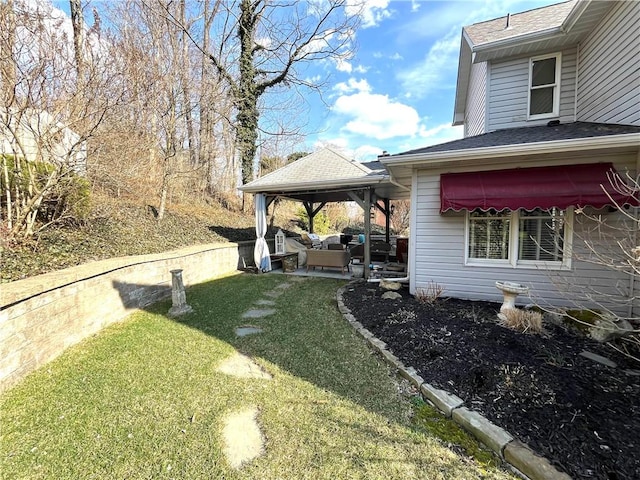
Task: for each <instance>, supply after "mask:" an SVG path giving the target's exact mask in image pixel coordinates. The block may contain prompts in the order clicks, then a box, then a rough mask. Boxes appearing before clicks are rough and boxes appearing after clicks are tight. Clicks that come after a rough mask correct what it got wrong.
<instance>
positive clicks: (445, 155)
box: [380, 133, 640, 167]
mask: <svg viewBox="0 0 640 480" xmlns="http://www.w3.org/2000/svg"><path fill="white" fill-rule="evenodd" d="M638 145H640V133H631V134H629V133H627V134H622V135H607V136H602V137H584V138H579V139H568V140H554V141H551V142H536V143H523V144H517V145H513V144H512V145H497V146H491V147H480V148H468V149H459V150H447V151H444V152H433V153H429V152H423V153H413V154H404V155H403V154H400V155H398V156H397V157H396V158H393V157H391V158H390V157H386V158H384V159H380V161H381V162H382V164H383V165H384V166H385V167H387V166H388V167H394V166H413V165H429V164H438V163H451V162H457V161H463V160H477V159H482V158H486V157H492V158H502V157H514V156H519V155H544V154H551V153H568V152H581V151H589V150H596V149H601V148H635V149H637V148H638Z"/></svg>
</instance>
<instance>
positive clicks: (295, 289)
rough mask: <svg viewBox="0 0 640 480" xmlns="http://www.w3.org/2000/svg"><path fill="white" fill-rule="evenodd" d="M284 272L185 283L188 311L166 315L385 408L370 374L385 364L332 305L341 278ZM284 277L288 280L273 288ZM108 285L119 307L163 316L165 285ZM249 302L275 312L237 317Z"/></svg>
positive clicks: (380, 409)
mask: <svg viewBox="0 0 640 480" xmlns="http://www.w3.org/2000/svg"><path fill="white" fill-rule="evenodd" d="M288 279H289V277H286V276H281V275H264V274H261V275H255V274H248V273H245V274H242V275H234V276H231V277H225V278H221V279H215V280H211V281H209V282H205V283H202V284H198V285H195V286H192V287H189V288H187V289H186V297H187V298H186V301H187V304H188V305H189V306H191V307H192V308H193V312H191V313H187V314H184V315H181V316H179V317H177V318H173V319H172V320H173V321H176V322H179V323H181V324H183V325H185V326H188V327H190V328H193V329H196V330H199V331H201V332H203V333H205V334H206V335H210V336H213V337H215V338H216V339H218V340H221V341H223V342H226V343H228V344H229V345H231V346H233V347H234V348H235V349H236V350H238V351H239V352H241V353H243V354H245V355H248V356H250V357H253V358H263V359H264V360H266V361H268V362H270V363H272V364H274V365H277V366H278V368H279V369H281V370H282V371H286V372H288V373H290V374H291V375H293V376H295V377H298V378H301V379H303V380H305V381H307V382H309V383H311V384H313V385H315V386H317V387H319V388H321V389H324V390H328V391H333V392H334V393H336V394H338V395H339V396H341V397H343V398H346V399H348V400H350V401H352V402H354V403H356V404H358V405H361V406H364V407H366V408H367V409H368V410H370V411H373V412H374V413H378V414H385V413H386V412H388V407H389V402H390V401H391V399H388V401H386V400H384V399H380V398H379V395H378V392H377V390H378V389H379V388H381V385H382V384H383V383H384V381H383V380H380V381H379V382H378V384H377V385H371V384H369V381H370V380H372V379H376V378H377V375H379V376H380V377H382V376H383V375H387V374H388V372H389V370H388V368H387V367H386V364H384V362H383V361H382V360H381V359H375V357H373V356H372V350H371V349H370V348H369V347H368V346H367V345H366V344H365V343H364V342H363V341H362V340H361V339H360V337H359V336H358V335H357V334H356V333H355V332H354V331H353V329H352V327H351V326H350V325H349V324H348V323H347V322H346V321H344V320H343V318H342V315H341V314H340V313H339V311H338V309H337V305H336V300H335V292H336V291H337V289H338V288H339V287H340V286H342V285H344V284H345V280H333V279H306V280H303V281H299V282H288ZM283 284H290V286H289V287H288V288H279V287H278V286H279V285H280V286H281V285H283ZM113 286H114V288H115V289H116V290H117V291H118V293H119V294H120V296H121V300H122V302H123V304H124V305H125V306H131V307H133V308H142V309H144V310H145V311H148V312H150V313H155V314H160V315H164V316H167V317H168V311H169V309H170V307H171V299H170V297H171V288H170V287H168V286H164V285H139V284H128V283H122V282H114V284H113ZM269 293H271V294H274V296H273V297H270V296H269V295H268V294H269ZM141 295H150V299H151V298H152V299H153V301H151V300H149V301H146V302H145V305H143V306H140V305H137V306H136V305H134V303H135V302H136V301H139V297H140V296H141ZM267 299H268V300H270V301H272V302H273V303H274V305H273V306H268V307H265V306H261V305H259V304H258V303H257V302H258V300H267ZM251 309H274V310H275V312H274V313H273V314H271V315H268V316H266V317H264V318H243V316H242V315H243V313H245V312H247V311H249V310H251ZM249 324H250V325H252V326H256V327H258V328H260V329H261V330H262V332H261V333H259V334H254V335H247V336H238V335H237V334H236V329H237V328H239V327H243V326H246V325H249ZM374 359H375V360H374ZM387 384H388V381H387ZM394 388H395V387H394ZM389 393H392V390H391V389H390V390H389ZM395 393H397V390H396V392H395Z"/></svg>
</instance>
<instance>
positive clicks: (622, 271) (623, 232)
mask: <svg viewBox="0 0 640 480" xmlns="http://www.w3.org/2000/svg"><path fill="white" fill-rule="evenodd" d="M609 181H610V185H607V186H606V188H603V190H604V191H605V192H606V193H607V195H608V196H609V198H610V201H611V203H612V205H613V206H614V207H613V209H612V210H611V209H608V210H607V211H602V210H593V209H591V208H578V209H576V211H575V212H574V228H573V245H572V247H571V249H570V250H569V249H568V248H565V249H564V250H563V251H564V254H565V255H569V256H571V257H572V260H573V261H575V262H578V263H581V264H583V265H585V264H587V265H589V264H590V265H593V266H594V267H595V268H596V269H598V270H599V271H601V272H603V273H601V274H600V275H598V276H597V277H598V278H593V279H590V280H589V281H588V282H587V283H586V284H585V283H584V282H582V281H576V279H575V278H573V277H572V276H571V275H570V274H563V273H561V272H558V273H556V274H554V275H552V274H549V277H550V279H551V281H552V282H553V283H554V284H555V286H556V287H557V288H558V290H559V291H560V292H561V294H562V295H563V296H564V297H565V299H566V300H567V301H568V302H569V303H570V304H572V305H573V308H572V309H568V310H567V309H565V310H563V314H564V315H566V316H567V317H568V318H570V319H571V320H572V321H573V322H575V323H577V324H583V325H584V327H587V328H588V329H590V330H591V332H592V335H594V336H595V337H596V338H600V339H607V338H612V339H615V338H616V337H621V338H620V339H619V340H617V341H615V342H613V341H608V342H607V344H608V345H609V346H610V347H612V348H614V349H616V350H619V351H621V352H622V353H625V354H627V355H629V356H632V357H633V358H635V360H637V361H639V362H640V357H638V352H640V295H638V294H637V293H636V291H637V288H638V286H637V281H636V280H637V278H638V276H639V275H640V245H639V241H640V236H639V234H640V216H639V211H638V210H639V209H638V205H639V204H640V203H639V202H640V177H637V176H636V177H634V176H632V175H631V174H629V173H626V174H624V175H621V174H619V173H614V172H610V173H609ZM555 248H558V249H559V250H562V249H563V246H562V245H556V246H555ZM607 272H609V273H610V275H608V274H607ZM600 277H603V280H599V278H600ZM605 277H606V279H604V278H605ZM537 304H538V305H539V306H540V307H542V308H543V309H544V310H551V311H552V312H555V309H553V308H550V307H549V306H547V305H545V304H544V303H543V302H542V300H539V301H537ZM586 318H588V320H587V319H586ZM634 350H635V353H634Z"/></svg>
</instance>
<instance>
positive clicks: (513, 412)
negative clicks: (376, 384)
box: [344, 283, 640, 480]
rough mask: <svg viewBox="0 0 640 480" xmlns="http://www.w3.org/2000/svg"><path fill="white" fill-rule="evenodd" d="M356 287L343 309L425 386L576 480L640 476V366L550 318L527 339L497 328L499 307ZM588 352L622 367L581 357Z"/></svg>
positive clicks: (348, 291)
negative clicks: (391, 296)
mask: <svg viewBox="0 0 640 480" xmlns="http://www.w3.org/2000/svg"><path fill="white" fill-rule="evenodd" d="M382 293H383V291H382V290H380V289H379V288H377V287H376V286H373V285H371V284H366V283H357V284H352V285H350V286H348V287H347V289H346V291H345V293H344V302H345V305H346V306H347V307H348V308H349V309H350V310H351V312H352V313H353V315H354V316H355V317H356V319H357V320H358V321H359V322H361V323H362V324H363V325H364V326H365V327H366V328H367V329H369V330H370V331H371V332H372V333H373V334H374V335H375V336H376V337H378V338H380V339H381V340H383V341H384V342H386V343H387V345H388V346H389V348H390V349H391V350H392V351H393V353H394V354H395V355H396V356H398V357H399V358H400V360H401V361H402V362H403V363H404V364H405V365H408V366H412V367H414V368H415V369H416V370H417V371H418V373H419V374H420V375H421V376H422V377H423V378H424V379H425V381H426V382H428V383H430V384H432V385H434V386H435V387H437V388H441V389H444V390H447V391H449V392H451V393H453V394H455V395H458V396H459V397H461V398H462V399H463V400H464V401H465V404H466V405H467V406H468V407H470V408H472V409H474V410H476V411H478V412H480V413H482V414H483V415H485V416H486V417H487V418H488V419H489V420H491V421H492V422H494V423H495V424H497V425H499V426H501V427H503V428H504V429H506V430H507V431H509V432H510V433H511V434H512V435H514V436H516V437H517V438H518V439H520V440H521V441H523V442H525V443H526V444H528V445H529V446H530V447H531V448H532V449H533V450H534V451H536V452H537V453H538V454H540V455H543V456H544V457H546V458H547V459H549V461H550V462H551V463H553V464H554V465H555V466H556V467H557V468H558V469H559V470H561V471H564V472H566V473H568V474H569V475H571V476H572V477H573V478H577V479H586V478H588V479H607V480H613V479H615V480H622V479H628V480H631V479H637V478H640V459H639V457H638V451H640V438H639V435H638V434H639V433H640V376H638V373H639V372H638V369H639V366H638V364H637V363H635V364H634V363H632V362H631V361H630V360H629V359H628V358H627V357H624V356H622V355H619V354H617V353H616V352H615V351H613V350H612V349H610V348H608V347H606V346H605V345H602V344H598V343H596V342H594V341H592V340H590V339H588V338H585V337H580V336H577V335H575V334H574V333H571V332H569V331H567V330H566V329H565V328H562V327H560V326H557V325H554V324H544V325H543V327H544V329H543V331H542V333H540V334H536V335H530V334H526V333H520V332H518V331H516V330H513V329H510V328H506V327H504V326H501V325H499V321H498V319H497V313H498V311H499V309H500V304H497V303H490V302H479V301H466V300H458V299H453V298H448V299H446V298H444V299H443V298H441V299H439V300H438V301H437V302H434V303H432V304H429V303H420V302H418V301H416V299H414V298H413V297H411V296H410V295H409V293H408V291H406V290H403V291H401V293H402V298H400V299H397V300H386V299H382V298H381V296H382ZM585 350H586V351H588V352H592V353H595V354H598V355H601V356H604V357H607V358H608V359H610V360H612V361H614V362H615V363H616V364H617V367H616V368H611V367H608V366H605V365H603V364H601V363H597V362H594V361H593V360H590V359H588V358H585V357H583V356H581V355H580V353H581V352H583V351H585Z"/></svg>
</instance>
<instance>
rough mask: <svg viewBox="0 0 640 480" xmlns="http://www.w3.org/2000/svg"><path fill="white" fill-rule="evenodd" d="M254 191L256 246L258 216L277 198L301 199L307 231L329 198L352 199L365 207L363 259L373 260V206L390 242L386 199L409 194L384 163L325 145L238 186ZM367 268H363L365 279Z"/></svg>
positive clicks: (334, 199)
mask: <svg viewBox="0 0 640 480" xmlns="http://www.w3.org/2000/svg"><path fill="white" fill-rule="evenodd" d="M241 190H242V191H244V192H245V193H253V194H254V195H255V196H256V202H255V205H256V232H258V237H259V238H258V241H257V242H256V248H262V247H259V245H262V244H263V243H264V233H262V238H260V233H259V232H260V231H261V230H262V231H264V228H263V225H260V224H261V223H262V219H263V218H264V215H265V213H266V209H267V208H268V207H269V205H270V204H271V203H272V202H273V201H274V200H275V199H276V198H279V197H281V198H287V199H291V200H296V201H299V202H302V204H303V206H304V208H305V210H306V212H307V214H308V216H309V232H310V233H313V219H314V217H315V216H316V215H317V214H318V213H319V212H320V210H322V208H323V207H324V206H325V205H326V204H327V203H330V202H347V201H354V202H356V203H357V204H358V205H360V207H361V208H362V209H363V211H364V212H365V215H364V228H365V232H367V235H365V245H364V263H365V265H368V264H369V263H370V262H371V252H370V247H371V239H370V235H369V234H368V233H369V232H370V231H371V215H370V214H369V213H370V212H371V210H372V208H376V209H378V210H380V211H381V212H382V213H383V214H384V216H385V226H386V240H387V242H389V226H390V214H391V208H390V202H391V200H402V199H408V198H409V197H410V190H409V189H408V188H407V187H405V186H403V185H400V184H398V183H395V182H394V181H393V180H392V179H391V177H390V175H389V173H388V172H387V170H386V168H385V167H384V165H382V163H380V162H378V161H373V162H367V163H360V162H357V161H355V160H351V159H349V158H347V157H345V156H344V155H342V154H341V153H338V152H336V151H335V150H332V149H330V148H324V149H322V150H319V151H317V152H314V153H311V154H310V155H307V156H305V157H302V158H300V159H299V160H296V161H295V162H293V163H290V164H289V165H286V166H284V167H282V168H279V169H278V170H275V171H273V172H271V173H269V174H267V175H265V176H263V177H260V178H258V179H256V180H254V181H253V182H250V183H247V184H246V185H243V186H242V187H241ZM368 273H369V272H368V269H366V268H365V269H364V274H365V278H367V277H368Z"/></svg>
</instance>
